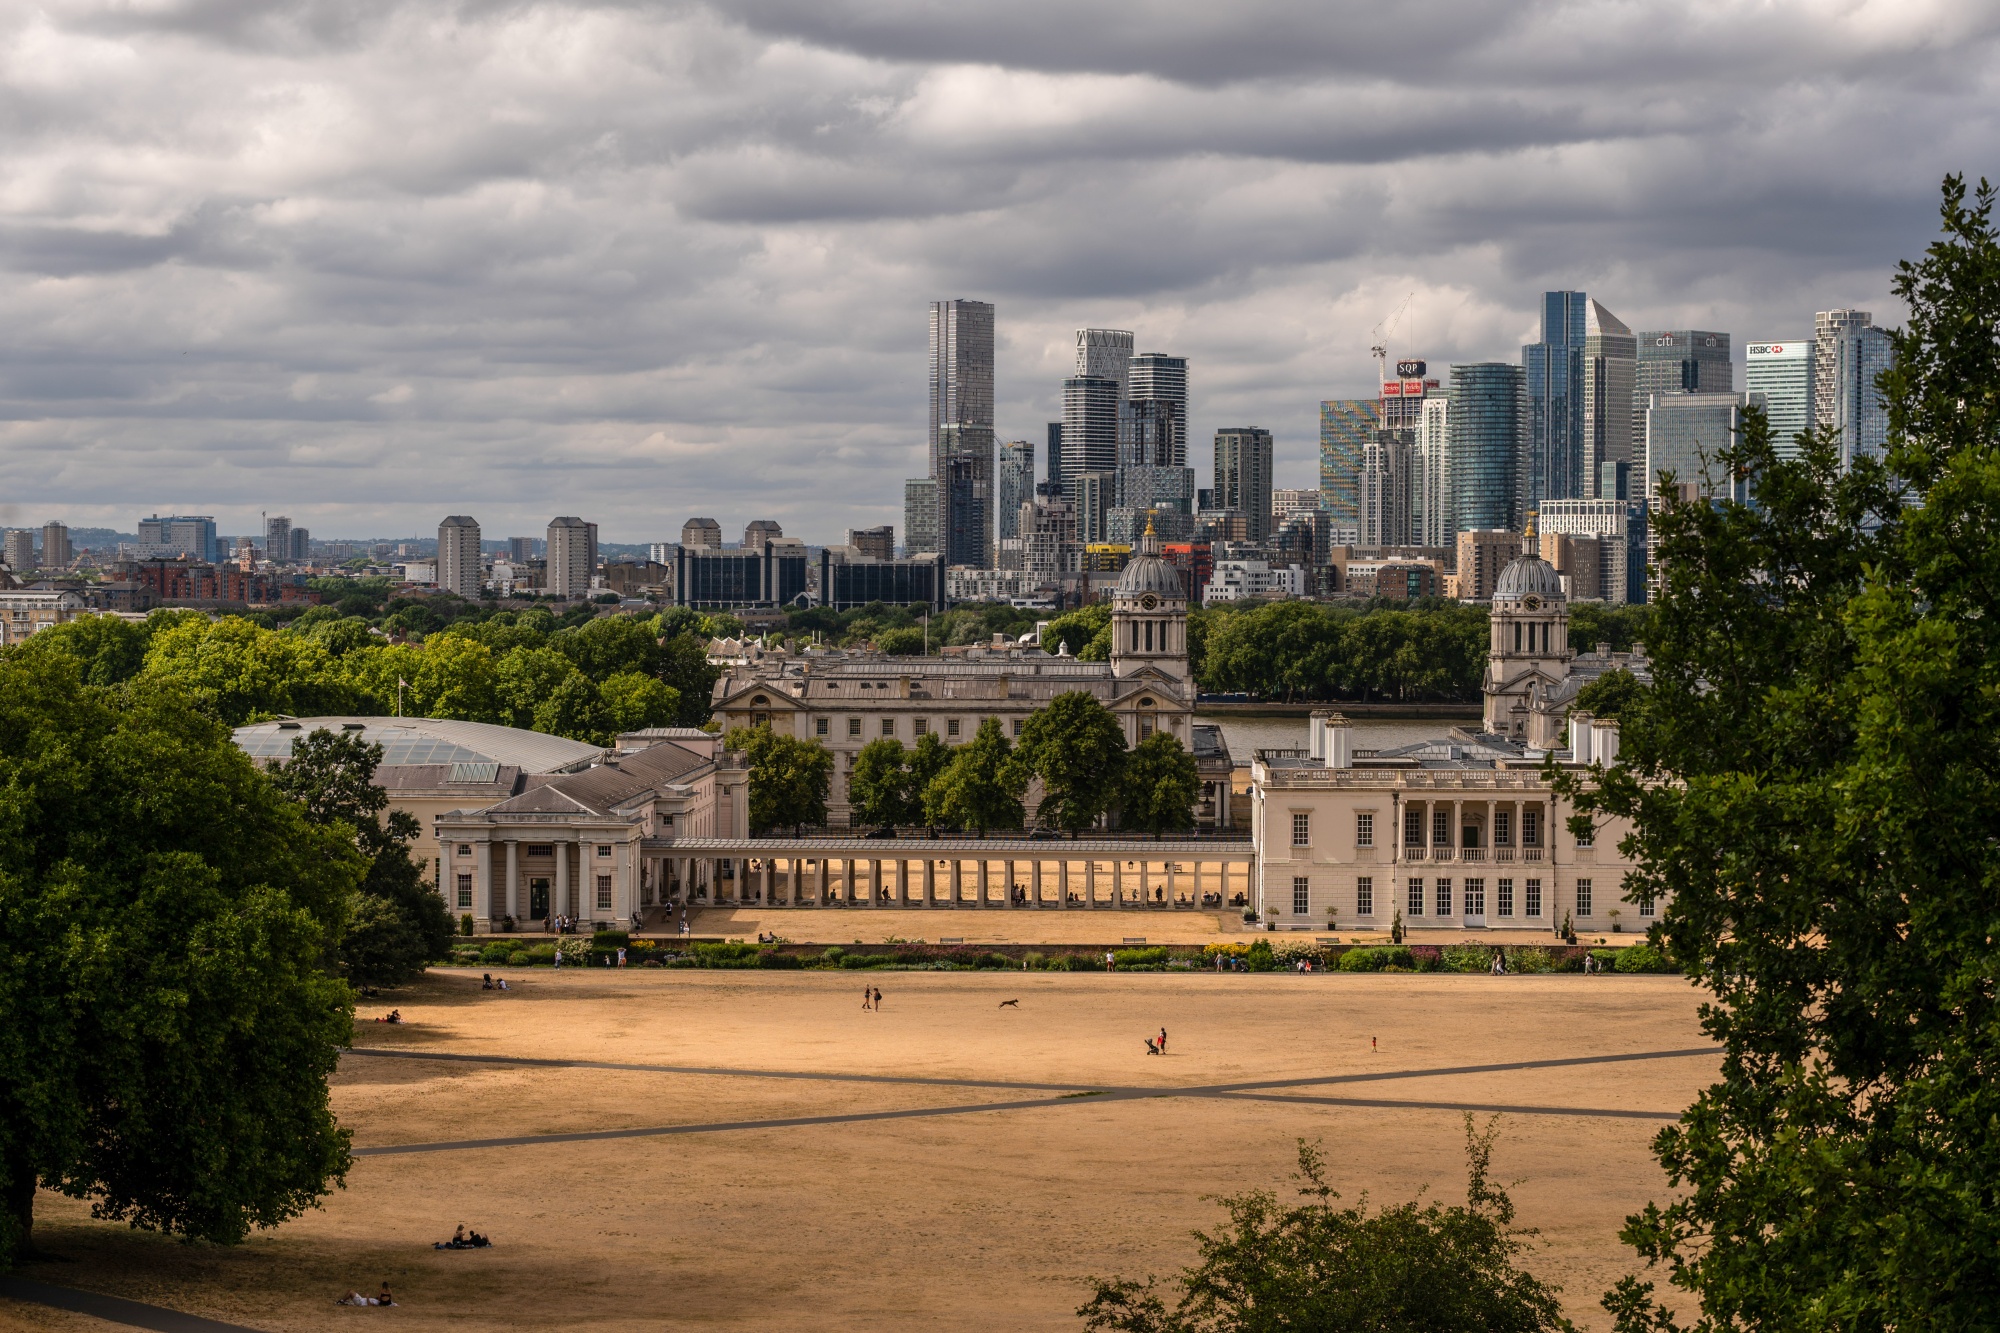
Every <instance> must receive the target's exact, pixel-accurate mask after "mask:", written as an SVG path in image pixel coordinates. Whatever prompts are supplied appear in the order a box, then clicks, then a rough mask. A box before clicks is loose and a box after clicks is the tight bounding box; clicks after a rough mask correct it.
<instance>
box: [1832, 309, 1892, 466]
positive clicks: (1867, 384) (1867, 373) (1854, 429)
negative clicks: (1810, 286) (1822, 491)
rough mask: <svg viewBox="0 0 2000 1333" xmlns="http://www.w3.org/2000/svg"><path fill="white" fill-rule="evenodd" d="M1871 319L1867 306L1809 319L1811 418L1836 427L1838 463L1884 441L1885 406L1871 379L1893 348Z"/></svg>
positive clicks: (1872, 451) (1876, 451) (1877, 449)
mask: <svg viewBox="0 0 2000 1333" xmlns="http://www.w3.org/2000/svg"><path fill="white" fill-rule="evenodd" d="M1874 325H1875V317H1874V316H1873V315H1871V314H1869V313H1868V312H1867V311H1866V310H1822V311H1820V312H1819V314H1818V315H1817V316H1816V317H1815V318H1814V320H1813V334H1814V337H1813V343H1814V346H1813V420H1814V423H1815V424H1816V425H1819V426H1822V427H1831V428H1832V429H1834V430H1837V431H1839V432H1840V434H1839V437H1838V439H1837V444H1838V447H1839V449H1840V464H1841V466H1842V467H1843V468H1845V467H1847V466H1849V465H1850V464H1852V463H1853V461H1854V460H1855V459H1856V458H1858V457H1860V456H1861V455H1863V454H1869V455H1872V456H1874V457H1876V458H1880V457H1881V456H1882V454H1883V451H1884V450H1886V449H1887V448H1888V447H1889V410H1888V408H1887V407H1885V406H1884V405H1883V403H1882V392H1881V390H1880V389H1879V388H1877V387H1876V383H1875V381H1876V378H1877V377H1878V376H1880V375H1881V373H1882V372H1883V371H1885V370H1887V369H1888V368H1889V367H1890V366H1891V365H1893V364H1894V363H1895V360H1896V354H1895V348H1894V346H1893V345H1892V344H1891V343H1890V341H1889V335H1888V334H1887V333H1886V332H1884V331H1883V330H1881V329H1878V328H1876V327H1875V326H1874Z"/></svg>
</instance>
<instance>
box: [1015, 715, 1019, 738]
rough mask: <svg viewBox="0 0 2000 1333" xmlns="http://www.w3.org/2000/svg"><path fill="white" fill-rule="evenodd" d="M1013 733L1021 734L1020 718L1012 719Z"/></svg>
mask: <svg viewBox="0 0 2000 1333" xmlns="http://www.w3.org/2000/svg"><path fill="white" fill-rule="evenodd" d="M1014 734H1015V735H1016V736H1018V735H1020V734H1021V719H1020V718H1018V717H1017V718H1015V719H1014Z"/></svg>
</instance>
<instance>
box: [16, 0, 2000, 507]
mask: <svg viewBox="0 0 2000 1333" xmlns="http://www.w3.org/2000/svg"><path fill="white" fill-rule="evenodd" d="M1996 45H2000V5H1995V4H1993V3H1974V4H1967V3H1952V2H1949V0H1768V2H1766V3H1716V2H1714V0H1686V2H1685V3H1682V4H1680V5H1678V6H1675V7H1672V8H1662V7H1660V6H1657V5H1639V4H1630V3H1579V2H1545V0H1544V2H1538V0H1525V2H1524V0H1504V2H1503V0H1415V3H1405V4H1401V5H1382V4H1359V3H1351V4H1349V3H1343V4H1325V3H1321V4H1305V3H1296V2H1295V0H1251V2H1249V3H1243V4H1237V5H1230V6H1218V5H1213V4H1197V3H1192V0H1174V2H1171V3H1169V2H1165V0H1160V2H1153V3H1121V4H1118V5H1104V4H1095V5H1093V4H1082V5H1079V4H1077V3H1075V0H1063V3H1055V2H1054V0H1015V2H1014V3H1010V4H1007V5H986V6H967V5H960V4H948V3H943V0H935V2H928V0H927V2H922V3H919V2H917V0H746V2H745V3H740V4H734V5H704V4H698V3H685V4H643V3H627V4H617V3H606V4H580V3H572V4H536V3H520V2H513V3H499V2H497V0H496V2H494V3H464V4H460V5H456V6H452V5H428V6H418V5H409V4H403V3H390V2H389V0H312V2H309V3H293V4H284V3H268V2H266V0H259V2H257V3H251V2H250V0H207V2H200V3H197V2H177V0H118V2H117V3H85V2H83V0H68V2H66V0H52V2H51V3H48V4H45V5H42V6H40V7H29V6H15V7H13V8H11V9H9V10H6V11H4V12H0V168H4V174H0V351H4V356H0V492H4V493H5V494H6V495H7V496H8V497H10V499H9V504H8V507H7V509H6V512H5V514H4V515H0V519H4V521H8V522H39V521H40V520H41V519H42V518H43V517H50V516H61V517H67V518H68V519H69V520H70V521H71V522H73V523H80V524H111V525H115V526H118V527H121V528H124V529H126V530H128V531H129V530H130V529H131V525H132V523H133V520H134V519H136V518H137V517H138V516H140V515H141V514H143V513H147V512H151V511H152V510H153V509H155V508H161V509H167V508H173V509H182V510H194V511H197V512H210V513H215V514H216V515H217V516H218V518H219V519H220V520H221V523H222V526H223V527H224V529H225V530H239V531H240V530H248V529H249V528H250V527H251V526H252V524H253V523H254V520H255V515H256V513H257V511H259V510H269V511H272V512H285V513H289V514H290V515H291V516H292V517H293V519H294V521H295V522H299V523H303V524H306V525H308V526H310V527H312V528H313V530H314V531H315V532H316V533H320V534H322V535H335V534H340V535H354V536H367V535H389V534H394V533H398V532H402V533H409V532H421V531H425V530H428V529H429V528H431V527H432V526H434V525H435V523H436V521H437V519H438V518H439V517H440V516H441V515H443V514H446V513H453V512H468V513H472V514H474V515H476V516H478V517H479V518H480V519H481V521H482V523H483V524H484V525H485V527H486V530H487V532H488V534H489V535H491V536H499V535H506V534H510V533H527V532H535V531H539V529H540V527H541V526H542V525H543V524H544V523H545V522H546V521H547V519H548V517H550V516H551V515H553V514H556V513H578V514H583V515H586V516H588V517H591V518H593V519H595V520H597V521H598V522H599V523H600V525H601V527H602V529H603V532H604V534H605V536H606V538H607V539H610V540H621V541H645V540H656V539H661V538H665V537H670V536H672V535H673V534H675V533H677V532H678V529H679V526H680V522H681V520H682V519H683V518H684V517H686V516H687V515H688V514H691V513H709V514H715V515H717V516H719V517H722V518H723V520H724V524H725V527H727V526H729V525H731V524H737V523H741V522H742V521H745V520H747V519H749V518H751V517H766V516H768V517H776V518H778V519H780V520H781V521H782V522H784V524H785V525H786V529H787V531H790V532H793V533H796V534H798V535H801V536H805V537H806V538H808V539H809V540H813V539H817V540H827V539H834V538H837V537H839V536H840V535H841V533H842V532H843V530H844V529H845V528H847V527H848V526H852V525H860V524H866V523H875V522H882V521H890V522H896V523H899V524H900V521H901V520H900V500H901V481H902V479H903V478H904V477H905V476H907V475H911V474H912V473H914V472H916V471H918V470H920V469H921V466H922V462H921V460H922V457H923V447H922V423H923V421H924V417H925V397H924V393H925V390H924V355H925V303H926V302H928V301H930V300H932V299H936V298H939V297H947V296H969V297H979V298H982V299H986V300H991V301H993V302H994V303H995V304H996V306H997V308H998V311H997V314H998V333H999V348H998V359H999V366H998V375H999V398H1000V408H999V417H1000V420H999V422H998V423H997V424H998V427H999V429H1000V431H1001V432H1002V434H1003V435H1004V436H1007V437H1016V436H1018V437H1027V438H1035V439H1039V438H1040V436H1041V429H1042V423H1043V422H1045V421H1047V420H1048V419H1050V418H1051V417H1052V416H1054V415H1056V414H1057V411H1058V409H1057V400H1058V397H1059V381H1060V379H1061V377H1062V376H1063V374H1064V373H1065V370H1066V367H1067V363H1068V360H1069V356H1070V353H1069V342H1070V335H1071V330H1073V329H1074V328H1076V327H1078V326H1080V325H1084V324H1097V325H1109V326H1113V327H1120V328H1131V329H1134V330H1136V331H1137V333H1138V338H1139V342H1140V343H1141V344H1142V346H1143V349H1144V350H1161V351H1171V352H1175V353H1179V354H1182V355H1185V356H1187V357H1189V358H1190V359H1191V363H1192V387H1193V397H1194V403H1193V415H1194V418H1195V420H1194V426H1195V435H1196V438H1200V437H1201V436H1202V435H1203V434H1205V433H1206V432H1207V431H1209V430H1212V429H1213V428H1214V427H1217V426H1221V425H1235V424H1244V423H1251V424H1263V425H1268V426H1270V427H1271V428H1272V429H1274V430H1275V431H1276V432H1277V436H1278V440H1279V447H1280V460H1281V462H1280V479H1281V482H1283V483H1285V484H1310V482H1311V480H1312V478H1313V476H1314V475H1315V463H1314V459H1315V456H1316V439H1315V431H1316V424H1315V423H1316V416H1317V403H1318V401H1319V400H1320V399H1321V398H1323V397H1329V396H1338V395H1345V394H1353V393H1358V392H1363V391H1365V389H1366V387H1367V386H1368V385H1369V384H1370V383H1372V380H1373V375H1374V366H1373V363H1372V361H1371V360H1370V359H1369V356H1368V347H1369V344H1370V343H1371V341H1373V339H1374V336H1375V329H1376V326H1377V325H1378V324H1380V323H1381V322H1382V321H1383V320H1384V318H1385V317H1386V316H1387V315H1388V313H1389V312H1390V311H1392V310H1393V309H1395V308H1396V307H1397V306H1398V305H1399V304H1401V303H1402V302H1403V300H1404V298H1405V297H1406V296H1410V295H1411V294H1414V295H1413V297H1412V299H1411V301H1410V307H1409V313H1408V314H1407V315H1406V316H1405V317H1404V319H1403V321H1402V323H1401V324H1400V325H1399V326H1397V328H1396V329H1395V331H1394V334H1393V337H1392V342H1393V343H1394V344H1395V345H1396V346H1397V350H1398V351H1399V352H1407V353H1413V354H1417V355H1425V356H1428V357H1429V358H1430V359H1431V360H1432V361H1433V362H1434V363H1443V362H1447V361H1451V360H1468V359H1485V358H1493V357H1502V358H1510V359H1511V358H1512V357H1513V356H1515V355H1517V354H1518V346H1519V344H1520V342H1521V341H1522V340H1523V339H1524V338H1525V337H1526V336H1528V335H1529V334H1530V332H1531V330H1532V328H1533V312H1534V309H1535V298H1536V294H1537V293H1538V292H1540V291H1541V290H1543V289H1545V288H1551V287H1581V288H1584V289H1587V290H1589V291H1590V292H1591V293H1592V295H1594V296H1596V297H1598V298H1599V299H1601V300H1603V301H1604V302H1605V303H1606V304H1607V305H1609V306H1610V307H1611V308H1612V309H1613V310H1615V311H1617V312H1618V313H1619V314H1620V315H1621V316H1622V317H1623V318H1625V319H1626V320H1627V321H1628V322H1630V323H1632V324H1633V325H1634V326H1635V327H1666V326H1676V325H1679V326H1686V325H1695V326H1699V327H1709V328H1719V329H1727V330H1730V331H1732V332H1734V333H1735V334H1737V336H1738V338H1739V340H1746V339H1750V338H1756V337H1795V336H1798V335H1799V334H1801V333H1803V332H1805V331H1807V330H1808V329H1809V327H1810V321H1811V318H1812V314H1813V312H1814V311H1815V310H1817V309H1824V308H1829V307H1832V306H1836V305H1848V304H1860V305H1864V306H1870V307H1872V308H1874V309H1876V311H1877V314H1878V318H1881V319H1883V320H1885V321H1889V320H1893V319H1895V318H1896V311H1895V309H1894V308H1893V307H1892V306H1891V304H1890V302H1889V297H1888V278H1889V272H1890V269H1891V267H1892V265H1893V263H1894V261H1895V260H1896V259H1898V258H1901V257H1904V256H1908V255H1911V254H1914V253H1915V252H1916V251H1917V250H1919V249H1920V248H1921V247H1922V246H1923V245H1924V244H1925V243H1926V241H1927V240H1928V238H1929V236H1930V234H1931V231H1932V229H1933V227H1932V224H1933V219H1934V201H1935V198H1936V189H1937V183H1938V180H1939V178H1940V177H1941V176H1942V175H1943V174H1944V173H1945V172H1947V171H1965V172H1969V173H1971V174H1974V175H1978V174H1981V173H1988V174H1992V173H1993V172H1994V170H1995V165H1994V163H1993V162H1992V160H1991V159H1992V145H1993V144H1994V143H1995V142H2000V136H1996V134H1995V129H1996V126H1995V123H1994V122H1995V119H1996V110H1995V109H1996V108H2000V97H1997V96H1996V92H2000V89H1996V87H1995V82H1996V74H2000V62H1996ZM1197 462H1198V463H1203V462H1205V458H1198V459H1197Z"/></svg>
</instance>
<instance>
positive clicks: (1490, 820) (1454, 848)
mask: <svg viewBox="0 0 2000 1333" xmlns="http://www.w3.org/2000/svg"><path fill="white" fill-rule="evenodd" d="M1440 814H1442V815H1444V816H1445V819H1444V822H1443V823H1442V824H1440V823H1439V822H1438V818H1437V817H1438V816H1439V815H1440ZM1402 820H1403V827H1402V828H1400V829H1397V830H1395V831H1394V833H1393V834H1392V839H1391V841H1392V843H1393V845H1394V847H1395V852H1394V855H1395V857H1396V859H1398V860H1402V861H1424V860H1430V861H1487V860H1492V861H1513V860H1516V859H1519V860H1522V861H1539V860H1541V859H1542V858H1543V854H1544V848H1545V847H1547V846H1548V844H1549V842H1550V841H1551V839H1550V829H1549V807H1548V803H1547V802H1546V801H1539V800H1537V801H1523V800H1512V801H1503V800H1497V799H1494V798H1490V797H1489V798H1486V799H1482V800H1466V799H1463V798H1457V797H1454V798H1451V799H1438V800H1418V799H1415V798H1411V799H1409V800H1405V801H1404V802H1403V803H1402Z"/></svg>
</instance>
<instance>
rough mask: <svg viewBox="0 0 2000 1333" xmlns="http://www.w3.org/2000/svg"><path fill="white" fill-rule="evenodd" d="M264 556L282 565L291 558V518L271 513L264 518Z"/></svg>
mask: <svg viewBox="0 0 2000 1333" xmlns="http://www.w3.org/2000/svg"><path fill="white" fill-rule="evenodd" d="M264 558H265V559H266V560H269V561H270V562H271V563H272V564H274V565H282V564H285V563H287V562H288V561H290V560H291V558H292V520H290V519H289V518H286V517H285V516H284V515H283V514H272V515H270V516H269V517H267V518H266V519H265V520H264Z"/></svg>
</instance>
